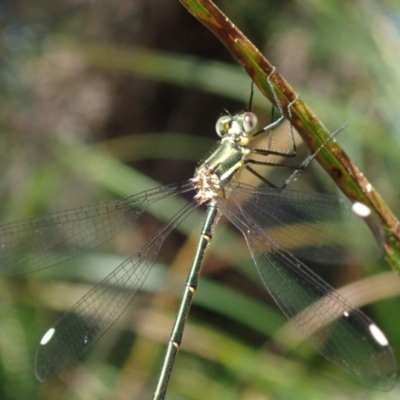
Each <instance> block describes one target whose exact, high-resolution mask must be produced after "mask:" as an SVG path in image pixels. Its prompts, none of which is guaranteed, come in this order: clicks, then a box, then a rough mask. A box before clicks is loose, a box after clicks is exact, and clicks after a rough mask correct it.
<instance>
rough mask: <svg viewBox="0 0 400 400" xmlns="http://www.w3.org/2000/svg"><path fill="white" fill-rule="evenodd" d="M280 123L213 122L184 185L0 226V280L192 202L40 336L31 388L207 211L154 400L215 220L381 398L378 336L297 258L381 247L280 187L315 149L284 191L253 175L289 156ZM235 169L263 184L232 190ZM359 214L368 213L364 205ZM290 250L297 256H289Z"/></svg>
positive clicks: (346, 216) (106, 320)
mask: <svg viewBox="0 0 400 400" xmlns="http://www.w3.org/2000/svg"><path fill="white" fill-rule="evenodd" d="M296 101H297V99H295V100H294V101H293V103H292V104H291V105H290V106H289V108H288V110H287V111H288V113H289V116H290V107H291V106H292V105H293V104H294V103H295V102H296ZM281 111H282V110H281ZM282 119H283V114H282V116H281V117H280V118H279V119H278V120H277V121H275V122H273V123H271V124H270V125H268V126H267V127H265V128H263V129H258V128H257V126H258V123H257V118H256V116H255V114H253V113H252V112H244V113H240V114H237V115H227V116H224V117H221V118H220V119H219V120H218V122H217V124H216V130H217V133H218V135H219V136H220V138H221V140H220V142H219V145H218V147H217V148H216V150H215V151H214V152H213V153H212V154H211V156H209V157H208V158H207V159H206V161H204V162H203V163H202V164H201V165H200V166H199V167H198V168H197V169H196V171H195V174H194V177H193V178H192V179H190V180H188V181H185V182H183V183H179V184H172V185H169V186H162V187H158V188H155V189H151V190H147V191H145V192H141V193H138V194H134V195H132V196H130V197H127V198H125V199H122V200H118V201H110V202H105V203H99V204H93V205H89V206H85V207H81V208H76V209H73V210H69V211H63V212H58V213H54V214H50V215H47V216H43V217H38V218H34V219H30V220H26V221H22V222H16V223H11V224H8V225H4V226H2V227H0V273H1V274H3V275H8V274H22V273H28V272H32V271H36V270H40V269H43V268H47V267H50V266H52V265H55V264H58V263H60V262H63V261H66V260H68V259H71V258H73V257H75V256H77V255H79V254H82V253H83V252H86V251H88V250H89V249H93V248H95V247H97V246H99V245H100V244H102V243H104V242H105V241H107V240H109V239H110V238H111V237H113V236H114V235H116V234H117V233H118V232H120V231H121V230H122V229H124V228H125V227H126V226H127V225H128V224H130V223H132V221H135V220H136V219H137V218H138V217H139V216H140V215H141V214H143V212H144V211H145V210H146V207H147V206H149V205H150V204H153V203H155V202H158V201H160V200H163V199H165V198H167V197H169V196H175V195H178V194H182V193H187V192H191V191H192V192H193V201H192V202H191V203H189V204H188V205H186V206H184V207H183V208H182V209H181V210H180V211H179V212H178V213H176V214H175V216H174V217H173V218H171V219H170V220H169V222H168V223H167V224H166V225H165V226H164V227H163V228H162V229H161V230H160V231H159V232H158V233H157V234H156V235H155V236H154V237H153V238H152V239H151V240H149V241H148V242H147V243H146V244H145V245H144V246H143V247H142V248H141V250H140V251H139V252H137V253H136V254H135V255H133V256H132V257H130V258H128V259H127V260H125V261H124V262H123V263H122V264H121V265H120V266H119V267H117V268H116V269H115V270H114V271H113V272H112V273H111V274H110V275H109V276H107V277H106V278H105V279H104V280H103V281H102V282H101V283H100V284H98V285H97V286H95V287H94V288H93V289H92V290H90V291H89V292H88V293H87V294H86V295H85V296H84V297H83V298H82V299H81V300H79V301H78V303H77V304H76V305H75V306H74V307H73V308H72V309H70V310H69V311H68V312H66V313H65V314H64V315H63V316H62V317H61V318H60V319H59V320H58V321H57V322H56V323H55V324H54V325H53V326H52V327H51V328H50V329H49V330H48V331H47V332H46V333H45V335H44V336H43V338H42V340H41V342H40V345H39V348H38V350H37V354H36V359H35V372H36V376H37V377H38V379H39V380H40V381H45V380H47V379H49V378H51V377H52V376H54V375H55V374H57V373H58V372H59V371H60V370H62V369H63V368H64V367H66V366H67V365H68V364H70V363H71V362H73V361H75V360H77V359H78V358H79V357H80V356H81V355H82V354H83V353H85V351H86V350H87V349H88V348H89V347H90V346H91V345H92V344H93V343H94V342H95V341H96V340H98V339H99V337H100V336H102V335H103V334H104V333H105V331H106V330H107V329H108V328H109V327H110V326H111V325H112V324H113V323H114V322H115V321H116V319H117V318H118V317H119V316H120V315H121V313H122V312H123V311H124V310H125V308H126V307H127V305H128V304H129V302H130V301H131V300H132V299H133V297H134V296H135V294H136V293H137V292H138V290H139V289H140V287H141V285H142V284H143V282H144V280H145V279H146V277H147V275H148V273H149V271H150V269H151V267H152V266H153V264H154V262H155V260H156V257H157V255H158V253H159V250H160V247H161V246H162V244H163V242H164V240H165V238H166V237H167V235H168V234H169V233H170V232H171V231H172V230H173V229H174V228H176V226H177V225H178V224H179V223H180V222H181V221H182V220H183V219H185V218H186V217H187V216H188V215H189V214H190V213H191V212H192V211H193V210H194V209H196V208H197V207H199V206H200V205H206V207H207V211H206V217H205V222H204V224H203V227H202V229H201V234H200V238H199V242H198V246H197V250H196V253H195V257H194V261H193V264H192V267H191V270H190V272H189V275H188V278H187V282H186V286H185V289H184V293H183V297H182V301H181V303H180V306H179V310H178V314H177V317H176V320H175V323H174V326H173V329H172V333H171V337H170V340H169V342H168V346H167V351H166V355H165V358H164V362H163V365H162V369H161V373H160V376H159V380H158V384H157V387H156V389H155V392H154V399H163V398H164V397H165V395H166V391H167V385H168V381H169V377H170V374H171V371H172V366H173V363H174V360H175V357H176V355H177V352H178V349H179V346H180V343H181V339H182V334H183V330H184V324H185V321H186V318H187V315H188V312H189V308H190V305H191V303H192V299H193V296H194V294H195V291H196V288H197V282H198V278H199V272H200V268H201V264H202V261H203V258H204V254H205V252H206V250H207V247H208V245H209V243H210V241H211V239H212V237H213V233H214V227H215V225H216V222H217V219H218V217H219V216H220V215H221V214H223V215H224V216H226V217H227V218H228V219H229V220H230V222H231V223H232V224H234V225H235V226H236V227H237V228H238V229H239V230H240V231H241V232H242V234H243V236H244V238H245V240H246V242H247V245H248V248H249V251H250V253H251V255H252V258H253V260H254V263H255V265H256V267H257V269H258V272H259V274H260V277H261V279H262V280H263V282H264V284H265V286H266V288H267V290H268V291H269V293H270V294H271V296H272V297H273V298H274V300H275V301H276V303H277V304H278V306H279V307H280V309H281V310H282V311H283V313H284V314H285V315H286V316H287V317H288V318H289V319H291V321H292V323H293V325H294V326H295V327H296V328H297V330H298V331H299V332H300V333H301V334H302V335H303V336H304V337H307V338H308V339H309V340H310V342H311V343H312V344H313V345H314V346H315V348H316V349H317V350H318V351H319V352H320V353H321V354H322V355H323V356H324V357H326V358H327V359H328V360H329V361H331V362H332V363H334V364H336V365H338V366H339V367H341V368H343V369H344V370H345V371H346V372H348V373H349V374H351V375H352V376H353V377H355V378H356V379H358V380H359V381H361V382H362V383H363V384H365V385H367V386H370V387H373V388H377V389H381V390H389V389H390V388H392V386H393V385H394V382H395V379H396V371H397V365H396V360H395V357H394V355H393V352H392V349H391V347H390V345H389V343H388V340H387V339H386V337H385V335H384V334H383V332H382V331H381V330H380V329H379V328H378V327H377V325H375V324H374V322H372V321H371V320H370V319H369V318H368V317H367V316H366V315H365V314H364V313H363V312H361V311H360V310H359V309H357V308H355V307H353V306H352V305H351V304H350V303H349V302H348V301H347V300H346V299H344V298H343V297H342V296H341V295H340V294H339V293H338V292H336V291H335V290H334V289H333V288H332V287H331V286H329V285H328V284H327V283H326V282H324V281H323V280H322V279H321V278H319V277H318V276H317V275H315V273H313V272H312V271H311V270H310V269H308V267H307V266H306V265H305V264H304V263H303V262H302V261H300V260H299V259H298V258H297V256H295V255H294V254H296V255H299V256H301V257H302V258H304V259H313V260H316V261H321V262H327V261H334V260H335V259H336V258H338V252H339V251H340V248H343V247H349V248H351V249H352V253H353V254H356V258H357V259H358V260H359V261H362V262H366V261H368V260H369V258H370V256H371V254H373V253H379V252H380V248H379V246H380V243H379V242H377V241H376V238H375V235H374V233H373V232H372V230H371V229H370V228H369V226H368V224H367V223H366V222H365V220H364V219H363V218H361V217H360V213H359V212H356V210H357V208H356V207H354V205H352V204H351V203H350V202H348V201H347V200H344V199H341V198H338V197H335V196H330V195H323V194H312V193H302V192H296V191H291V190H288V189H286V188H285V186H286V185H287V184H288V183H289V182H290V180H291V179H292V178H293V177H294V175H296V174H297V172H298V171H299V170H302V169H304V168H305V167H306V166H307V165H308V164H309V163H310V162H311V161H312V160H313V158H314V157H315V156H316V154H317V153H318V151H319V150H320V149H321V148H322V147H323V146H322V147H321V148H320V149H319V150H318V151H317V152H316V153H314V154H312V155H310V156H309V157H308V158H306V159H305V161H304V162H303V163H302V164H301V165H300V167H298V168H295V172H294V174H292V175H291V178H289V180H287V181H286V182H285V184H284V185H283V187H280V188H277V187H275V186H274V185H272V184H269V182H268V181H266V179H264V178H263V177H262V176H261V175H260V174H259V173H258V172H257V171H256V170H255V169H254V166H255V165H258V166H260V165H261V166H263V165H275V164H274V162H272V161H270V158H269V157H270V156H271V155H282V156H286V157H287V156H292V155H294V154H295V152H296V151H295V150H296V149H295V145H294V141H293V140H292V143H293V151H292V152H291V153H282V152H278V151H274V150H273V149H272V146H271V143H272V140H271V137H272V133H271V132H272V129H273V128H274V127H275V126H276V125H277V124H278V123H280V122H281V120H282ZM264 132H266V134H267V135H269V138H270V139H269V140H268V141H267V142H268V146H266V148H265V149H262V148H254V147H251V144H252V141H253V139H254V138H255V137H257V136H259V135H261V134H263V133H264ZM291 137H292V139H293V136H291ZM331 139H332V138H331ZM243 169H247V170H248V171H250V172H251V173H253V174H254V175H255V176H257V177H258V178H260V179H261V180H263V181H264V185H263V186H261V187H258V188H255V187H252V186H249V185H245V184H243V183H238V182H237V181H236V180H235V179H234V178H235V177H236V176H237V175H238V173H239V172H240V171H241V170H243ZM356 206H357V207H361V209H362V210H363V211H366V214H369V209H368V208H367V207H366V206H362V205H360V204H357V205H356ZM287 226H291V228H290V229H287ZM305 232H307V234H306V233H305ZM300 244H301V246H299V245H300ZM304 245H306V246H305V247H304ZM296 247H301V248H302V249H303V250H301V251H298V252H296V251H292V250H291V249H294V248H296ZM304 248H305V249H306V250H304Z"/></svg>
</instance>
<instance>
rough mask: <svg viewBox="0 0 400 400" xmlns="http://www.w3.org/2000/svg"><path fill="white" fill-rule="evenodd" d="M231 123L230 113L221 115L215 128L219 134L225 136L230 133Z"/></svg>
mask: <svg viewBox="0 0 400 400" xmlns="http://www.w3.org/2000/svg"><path fill="white" fill-rule="evenodd" d="M231 123H232V117H231V116H230V115H223V116H222V117H219V118H218V120H217V122H216V124H215V130H216V131H217V134H218V136H220V137H224V136H225V135H226V134H227V133H228V130H229V128H230V127H231Z"/></svg>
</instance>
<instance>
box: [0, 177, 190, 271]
mask: <svg viewBox="0 0 400 400" xmlns="http://www.w3.org/2000/svg"><path fill="white" fill-rule="evenodd" d="M191 187H192V186H191V184H190V183H189V182H185V183H182V184H174V185H170V186H164V187H159V188H156V189H152V190H147V191H144V192H141V193H137V194H134V195H133V196H129V197H126V198H124V199H122V200H117V201H109V202H104V203H97V204H91V205H88V206H85V207H80V208H75V209H72V210H68V211H61V212H57V213H54V214H49V215H45V216H42V217H38V218H33V219H28V220H25V221H21V222H14V223H10V224H7V225H3V226H1V227H0V274H1V275H11V274H14V275H15V274H23V273H28V272H32V271H36V270H39V269H43V268H47V267H50V266H52V265H55V264H58V263H61V262H63V261H66V260H69V259H71V258H73V257H76V256H78V255H79V254H82V253H84V252H86V251H88V250H91V249H93V248H95V247H97V246H99V245H100V244H102V243H104V242H106V241H107V240H109V239H110V238H112V237H113V236H115V235H116V234H117V233H119V232H120V231H122V230H123V229H124V228H125V227H126V226H127V225H129V224H131V223H132V222H133V221H135V220H136V219H137V218H138V217H139V216H140V215H141V214H142V213H143V211H144V210H145V209H146V207H147V206H148V205H149V204H151V203H153V202H156V201H158V200H161V199H163V198H166V197H169V196H173V195H175V194H178V193H182V192H185V191H188V190H191Z"/></svg>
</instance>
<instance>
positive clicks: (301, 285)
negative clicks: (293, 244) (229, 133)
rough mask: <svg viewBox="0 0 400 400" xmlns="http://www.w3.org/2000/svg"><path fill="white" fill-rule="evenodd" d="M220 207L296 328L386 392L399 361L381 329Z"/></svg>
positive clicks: (237, 211) (245, 220) (248, 221)
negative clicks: (234, 226) (233, 225)
mask: <svg viewBox="0 0 400 400" xmlns="http://www.w3.org/2000/svg"><path fill="white" fill-rule="evenodd" d="M218 206H219V207H220V209H221V210H222V212H223V213H224V214H225V215H226V216H227V217H228V218H229V219H230V220H231V222H232V223H234V224H235V225H236V226H237V227H238V228H239V230H240V231H241V232H242V233H243V235H244V236H245V239H246V241H247V244H248V247H249V250H250V252H251V255H252V257H253V260H254V262H255V264H256V266H257V269H258V272H259V274H260V276H261V278H262V280H263V282H264V284H265V286H266V288H267V290H268V291H269V292H270V294H271V296H272V297H273V298H274V300H275V301H276V303H277V304H278V306H279V307H280V309H281V310H282V311H283V313H284V314H285V315H286V316H287V318H289V319H290V320H291V322H292V323H293V325H294V326H295V328H296V329H297V330H298V332H300V333H301V334H302V336H303V337H307V338H308V339H309V340H310V342H311V343H312V344H313V345H314V346H315V348H316V349H317V351H319V352H320V353H321V354H322V355H323V356H324V357H325V358H326V359H328V360H329V361H331V362H332V363H334V364H336V365H338V366H339V367H341V368H343V369H344V370H345V371H346V372H348V373H349V374H350V375H352V376H354V377H355V378H356V379H357V380H359V381H361V382H362V383H363V384H365V385H366V386H369V387H373V388H375V389H380V390H390V389H391V388H392V387H393V385H394V383H395V379H396V373H397V364H396V359H395V357H394V354H393V351H392V349H391V347H390V346H389V344H388V341H387V339H386V337H385V335H384V334H383V332H382V331H381V330H380V329H379V328H378V327H377V326H376V325H375V324H374V323H373V322H372V321H371V320H370V319H369V318H368V317H367V316H366V315H365V314H363V313H362V312H361V311H360V310H359V309H357V308H355V307H353V306H352V305H351V304H350V303H349V302H348V301H347V300H346V299H345V298H344V297H343V296H341V295H340V294H339V293H338V292H336V291H335V290H334V289H333V288H332V287H331V286H329V285H328V284H327V283H326V282H324V281H323V280H322V279H321V278H319V277H318V276H317V275H316V274H314V273H313V272H312V271H311V270H309V269H308V268H307V267H306V265H304V264H303V263H302V262H300V261H299V260H298V259H297V258H296V257H294V256H293V255H292V254H290V253H289V252H287V251H285V250H283V249H282V248H281V247H280V246H279V245H278V244H277V243H276V242H275V241H274V239H273V238H272V236H270V235H269V234H268V233H266V232H265V231H264V230H263V229H261V228H260V227H259V226H258V221H257V223H256V222H255V220H254V219H253V218H252V217H250V215H249V214H243V210H242V209H241V208H236V207H235V206H231V205H229V204H227V202H226V201H225V200H222V199H220V200H218ZM315 234H316V235H318V234H319V231H318V230H317V231H316V232H315Z"/></svg>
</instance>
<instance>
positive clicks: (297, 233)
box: [228, 184, 383, 265]
mask: <svg viewBox="0 0 400 400" xmlns="http://www.w3.org/2000/svg"><path fill="white" fill-rule="evenodd" d="M228 190H230V191H231V192H232V193H231V196H232V197H233V199H234V200H235V202H236V204H237V206H238V207H240V208H241V209H242V212H243V213H244V214H245V215H248V216H249V217H250V218H251V219H252V220H254V221H257V224H258V226H260V227H261V228H263V229H264V231H267V232H268V235H269V236H270V237H271V239H272V240H273V242H274V243H275V244H277V245H279V246H280V247H282V248H284V249H286V250H289V251H290V252H291V253H293V254H295V255H296V256H297V257H300V258H302V259H305V260H310V261H316V262H320V263H321V262H327V263H330V264H332V263H336V264H339V263H342V262H345V263H357V264H360V265H362V264H366V263H371V261H373V260H376V259H378V258H379V257H380V256H381V255H382V249H383V246H382V243H383V233H382V229H381V228H380V226H379V225H378V224H376V223H374V221H373V219H372V218H367V219H364V218H360V217H359V216H358V215H356V214H355V213H354V212H353V208H352V204H351V203H350V202H349V201H348V200H347V199H344V198H339V197H337V196H332V195H325V194H317V193H307V192H298V191H292V190H284V191H281V192H280V191H279V190H277V189H275V188H270V187H265V186H264V187H260V188H257V189H255V188H253V187H251V186H248V185H243V184H239V185H237V186H231V188H230V189H228Z"/></svg>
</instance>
